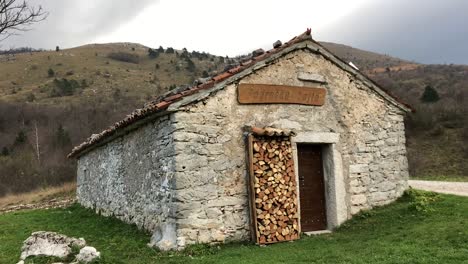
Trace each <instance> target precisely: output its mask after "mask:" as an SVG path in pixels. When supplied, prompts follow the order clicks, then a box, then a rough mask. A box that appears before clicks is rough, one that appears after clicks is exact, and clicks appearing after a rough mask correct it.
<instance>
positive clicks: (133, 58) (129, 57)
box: [107, 51, 140, 64]
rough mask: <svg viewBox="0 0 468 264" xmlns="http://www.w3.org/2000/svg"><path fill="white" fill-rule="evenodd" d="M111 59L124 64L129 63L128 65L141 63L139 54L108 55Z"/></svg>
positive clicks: (120, 53)
mask: <svg viewBox="0 0 468 264" xmlns="http://www.w3.org/2000/svg"><path fill="white" fill-rule="evenodd" d="M107 57H108V58H109V59H113V60H117V61H122V62H128V63H135V64H138V63H140V56H138V55H137V54H133V53H128V52H122V51H120V52H111V53H109V54H108V55H107Z"/></svg>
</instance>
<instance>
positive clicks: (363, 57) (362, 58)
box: [320, 42, 412, 71]
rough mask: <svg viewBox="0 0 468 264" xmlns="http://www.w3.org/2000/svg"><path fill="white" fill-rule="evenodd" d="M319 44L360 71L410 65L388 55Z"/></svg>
mask: <svg viewBox="0 0 468 264" xmlns="http://www.w3.org/2000/svg"><path fill="white" fill-rule="evenodd" d="M320 44H322V45H323V46H324V47H325V48H327V49H328V50H330V51H332V52H333V53H334V54H335V55H337V56H338V57H340V58H341V59H343V60H345V61H346V62H352V63H353V64H354V65H356V66H357V67H358V68H359V69H360V70H362V71H369V70H373V69H378V68H383V69H385V68H388V67H395V66H400V65H405V64H412V63H411V62H409V61H406V60H402V59H399V58H395V57H392V56H389V55H382V54H378V53H374V52H370V51H365V50H361V49H356V48H353V47H350V46H346V45H343V44H336V43H331V42H320Z"/></svg>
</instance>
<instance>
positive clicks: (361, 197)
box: [77, 49, 408, 249]
mask: <svg viewBox="0 0 468 264" xmlns="http://www.w3.org/2000/svg"><path fill="white" fill-rule="evenodd" d="M307 75H313V76H319V77H320V80H321V81H320V82H317V81H313V80H310V78H309V79H308V78H305V77H304V76H307ZM299 76H302V77H301V78H298V77H299ZM239 83H252V84H257V83H260V84H280V85H292V86H304V87H321V88H325V89H326V90H327V96H326V99H325V100H326V101H325V104H324V105H323V106H305V105H295V104H251V105H242V104H239V103H238V100H237V86H238V84H239ZM403 118H404V111H403V110H402V109H401V108H399V107H397V106H396V105H395V104H392V103H390V102H389V101H388V100H386V99H385V98H383V97H382V96H381V95H379V94H378V93H376V92H375V91H374V90H372V89H371V88H370V86H369V84H368V83H366V82H364V81H363V80H361V79H360V78H356V76H355V75H353V74H351V73H350V72H347V71H345V70H343V69H342V68H340V67H338V66H337V65H336V63H333V62H331V61H330V60H329V59H327V58H326V57H325V56H323V55H321V54H320V53H314V52H311V51H310V50H307V49H297V50H294V51H291V52H290V53H288V54H286V55H284V56H282V57H280V58H278V59H276V60H274V61H272V62H271V63H269V64H268V65H264V66H263V67H258V68H257V69H255V70H252V71H251V72H249V73H248V74H246V75H245V76H244V77H243V78H241V79H239V80H237V81H236V82H233V83H230V84H227V85H225V86H224V87H223V88H222V89H219V90H218V91H217V92H216V93H215V94H211V95H210V96H207V97H205V98H203V99H202V100H199V101H198V102H197V103H192V104H187V105H185V106H181V107H178V108H177V109H176V108H174V111H171V112H168V114H167V115H163V116H160V117H157V118H155V119H153V120H152V121H151V122H149V123H146V124H145V125H143V126H140V127H139V128H138V129H136V130H133V131H131V132H129V133H127V134H125V135H123V136H120V137H118V138H115V139H113V140H112V141H110V142H108V143H106V144H104V145H101V146H99V147H97V148H94V149H92V150H91V151H89V152H87V153H85V154H84V155H81V156H80V157H79V159H78V190H77V195H78V200H79V202H80V203H81V204H83V205H84V206H86V207H90V208H94V209H96V211H99V212H101V213H102V214H104V215H112V216H115V217H117V218H119V219H122V220H123V221H125V222H128V223H135V224H136V225H137V226H139V227H141V228H144V229H146V230H149V231H151V232H153V234H154V235H153V238H152V241H151V245H154V246H158V247H160V248H162V249H181V248H184V247H185V246H186V245H188V244H193V243H213V242H228V241H237V240H247V239H249V237H250V232H251V225H250V219H249V197H248V188H249V187H248V168H247V165H246V141H245V140H246V135H245V133H244V131H243V129H242V128H243V127H244V126H257V127H265V126H270V127H277V128H282V129H291V130H294V131H295V132H296V133H297V140H302V141H306V142H307V140H309V139H310V140H314V139H315V141H313V142H312V141H311V143H327V142H328V143H329V144H328V145H330V146H333V148H332V149H333V153H334V154H333V155H334V156H333V158H330V159H329V160H327V157H325V159H326V160H325V161H324V162H325V163H326V164H324V166H328V167H332V168H331V169H330V173H328V175H327V174H325V177H326V179H325V181H326V182H328V184H327V185H326V192H327V197H328V198H330V201H333V203H334V205H333V206H335V207H334V208H335V209H330V211H331V212H333V214H332V215H331V214H330V217H331V218H332V220H330V222H329V229H332V228H333V227H335V226H337V225H339V224H341V223H342V222H343V221H345V220H346V219H349V218H350V217H351V216H352V215H353V214H356V213H358V212H359V211H360V210H363V209H370V208H372V207H374V206H379V205H383V204H386V203H389V202H391V201H394V200H395V199H396V198H397V197H399V196H400V195H401V194H402V192H403V191H404V190H405V189H406V188H407V179H408V165H407V158H406V148H405V133H404V123H403ZM317 138H320V139H317ZM330 138H333V140H334V141H333V142H332V141H329V140H331V139H330ZM293 141H294V139H293ZM330 142H331V143H330ZM330 157H331V156H330ZM337 175H341V176H340V178H336V177H337ZM334 177H335V178H334ZM332 183H333V184H332ZM328 206H329V207H330V208H331V207H333V206H332V204H330V205H327V207H328Z"/></svg>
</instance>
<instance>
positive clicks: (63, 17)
mask: <svg viewBox="0 0 468 264" xmlns="http://www.w3.org/2000/svg"><path fill="white" fill-rule="evenodd" d="M29 2H30V3H31V4H32V5H42V7H43V8H44V9H45V10H46V11H48V12H49V17H48V18H47V19H46V20H45V21H43V22H40V23H38V24H35V25H33V26H32V29H31V30H30V31H28V32H25V33H23V34H21V35H19V36H13V37H10V38H8V39H7V40H5V41H3V42H2V43H0V44H1V45H2V47H1V48H3V49H5V48H10V47H22V46H31V47H35V48H46V49H52V48H54V47H55V46H56V45H59V46H61V47H72V46H77V45H82V44H85V43H89V42H90V41H92V40H93V39H94V38H95V37H97V36H100V35H103V34H106V33H109V32H111V31H113V30H114V29H116V28H118V27H119V26H121V25H124V24H125V23H127V22H128V21H129V20H131V19H133V18H134V17H135V16H136V15H138V14H139V13H140V12H142V10H143V9H144V8H145V7H147V6H149V5H151V4H156V3H157V2H158V1H157V0H156V1H155V0H138V1H132V0H119V1H117V0H81V1H75V0H73V1H70V0H63V1H59V0H32V1H29Z"/></svg>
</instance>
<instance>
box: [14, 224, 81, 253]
mask: <svg viewBox="0 0 468 264" xmlns="http://www.w3.org/2000/svg"><path fill="white" fill-rule="evenodd" d="M85 245H86V241H85V240H84V239H83V238H74V237H67V236H65V235H62V234H58V233H55V232H46V231H39V232H34V233H32V234H31V236H30V237H28V238H27V239H26V240H25V241H24V242H23V247H22V248H21V257H20V260H25V259H26V258H27V257H29V256H38V255H45V256H53V257H59V258H65V257H67V256H68V255H70V253H71V251H72V247H78V248H83V247H84V246H85Z"/></svg>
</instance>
